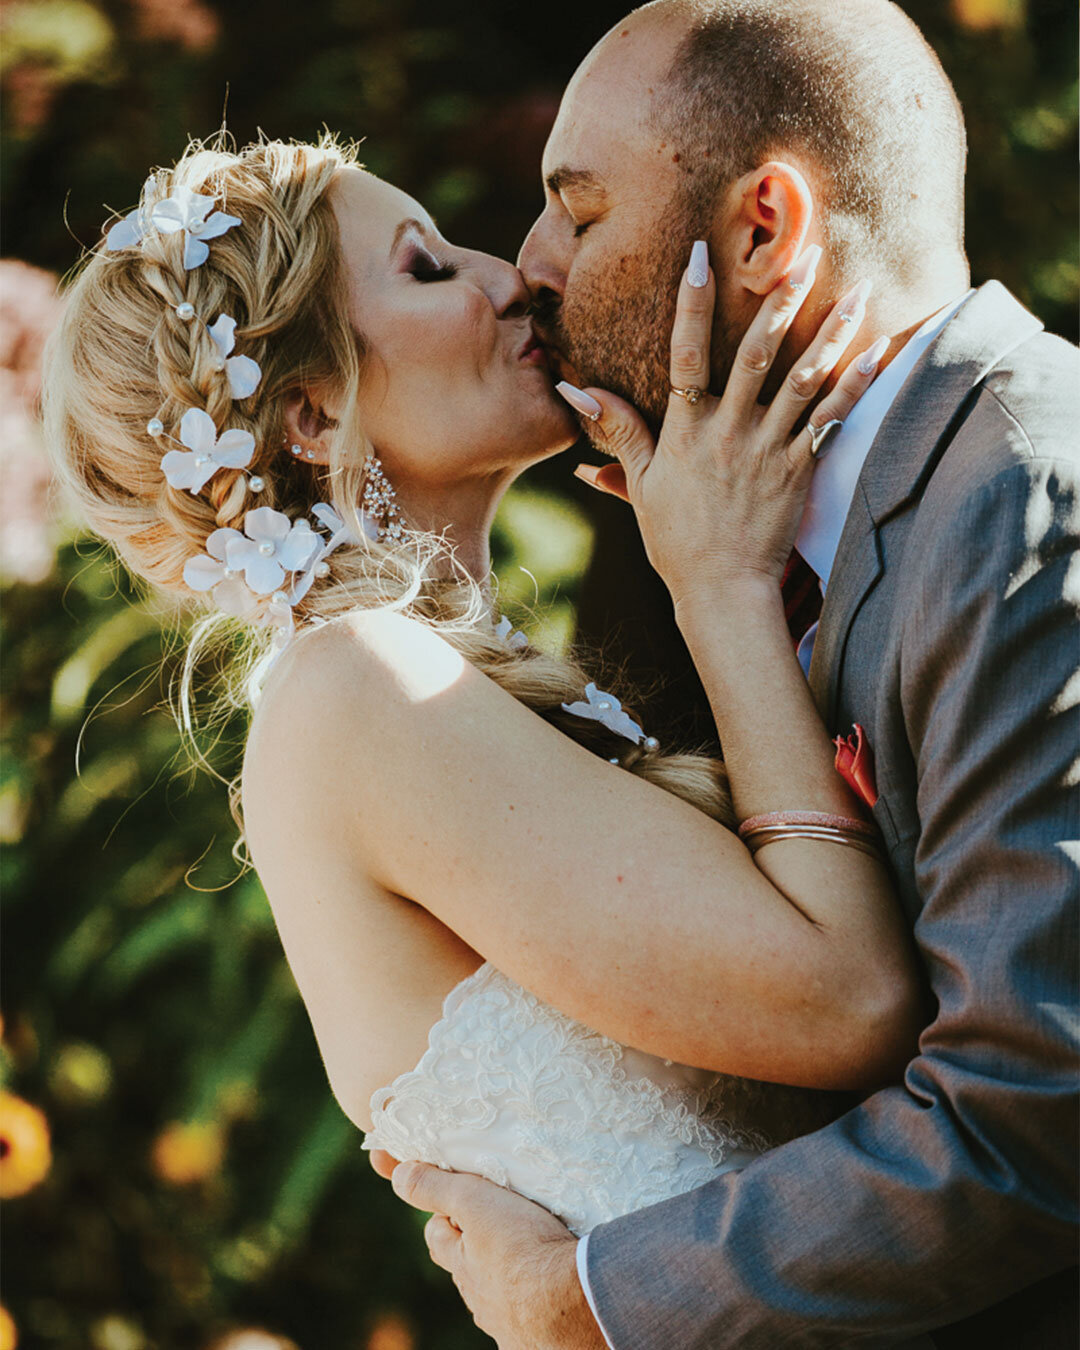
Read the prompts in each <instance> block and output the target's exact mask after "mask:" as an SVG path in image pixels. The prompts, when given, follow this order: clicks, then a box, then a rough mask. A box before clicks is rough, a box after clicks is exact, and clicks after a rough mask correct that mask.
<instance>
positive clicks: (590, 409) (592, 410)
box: [555, 380, 604, 422]
mask: <svg viewBox="0 0 1080 1350" xmlns="http://www.w3.org/2000/svg"><path fill="white" fill-rule="evenodd" d="M555 388H556V389H557V390H558V391H559V393H560V394H562V396H563V398H564V399H566V401H567V403H569V404H570V406H571V408H576V409H577V410H578V412H579V413H581V415H582V417H587V418H588V419H589V421H590V422H595V421H597V420H598V419H599V418H600V417H602V416H603V413H604V410H603V408H602V407H601V406H600V404H599V403H597V401H596V399H594V398H593V396H592V395H591V394H586V392H585V391H584V389H578V388H577V386H576V385H573V384H571V383H570V382H569V381H568V380H560V381H559V383H558V384H557V385H556V386H555Z"/></svg>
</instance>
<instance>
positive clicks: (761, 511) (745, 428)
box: [566, 244, 887, 604]
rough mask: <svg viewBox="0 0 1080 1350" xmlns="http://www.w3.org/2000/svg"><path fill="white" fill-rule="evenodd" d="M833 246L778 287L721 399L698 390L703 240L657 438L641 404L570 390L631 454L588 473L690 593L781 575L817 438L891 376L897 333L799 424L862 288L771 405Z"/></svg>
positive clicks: (855, 365)
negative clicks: (767, 391)
mask: <svg viewBox="0 0 1080 1350" xmlns="http://www.w3.org/2000/svg"><path fill="white" fill-rule="evenodd" d="M820 252H821V251H820V249H818V248H817V247H816V246H814V247H813V248H811V249H808V250H807V251H806V252H805V253H804V254H803V255H802V257H801V258H800V259H799V260H798V262H796V264H795V266H794V267H792V269H791V271H790V272H789V273H788V275H787V276H786V277H785V278H784V279H783V280H782V281H781V282H779V284H778V285H777V286H776V287H775V288H774V289H773V290H772V291H771V292H770V293H769V295H767V296H766V297H765V299H764V301H763V302H762V305H761V308H760V310H759V311H758V314H757V316H756V317H755V319H754V321H753V323H752V324H751V325H750V327H749V329H748V330H747V332H746V335H745V337H744V338H743V340H742V342H741V343H740V345H739V349H738V352H737V353H736V356H735V360H734V363H733V367H732V371H731V375H730V376H729V378H728V382H727V387H726V388H725V389H724V392H723V394H722V396H721V397H719V398H714V397H713V396H712V395H710V394H708V393H707V392H702V393H700V394H699V393H698V391H705V390H707V389H708V386H709V343H710V334H711V330H712V319H713V307H714V304H715V299H716V281H715V277H714V275H713V273H712V270H711V268H709V267H708V262H707V255H706V253H705V245H704V244H698V245H695V255H694V257H693V259H692V262H691V266H690V267H689V268H688V269H687V271H686V272H685V273H684V274H683V278H682V282H681V284H680V287H679V298H678V307H677V309H676V314H675V324H674V328H673V329H672V335H671V366H670V378H671V385H672V390H673V392H672V394H671V396H670V398H669V401H668V409H667V413H666V415H665V418H664V424H663V427H662V428H661V430H660V436H659V439H658V440H657V441H656V442H655V443H654V441H653V437H652V435H651V434H650V432H649V430H648V428H647V427H646V425H645V423H644V422H643V421H642V419H641V417H640V416H639V415H638V413H637V412H636V410H635V409H634V408H632V407H631V406H630V405H629V404H628V403H626V402H624V401H623V400H622V399H620V398H617V397H616V396H615V395H614V394H609V393H607V392H606V391H604V390H601V389H588V390H585V391H578V390H572V389H571V390H570V393H569V394H568V395H566V396H567V401H568V402H570V403H571V404H573V406H575V407H576V408H577V409H578V411H579V412H582V413H583V414H584V415H585V416H586V417H587V418H588V421H587V423H586V426H587V430H588V432H589V436H590V438H591V439H592V440H593V442H594V444H595V445H596V446H597V447H598V448H599V449H602V450H604V451H606V452H608V453H610V454H611V455H613V456H614V457H615V458H616V459H617V460H618V463H617V464H613V465H605V466H603V467H601V468H593V467H591V466H589V467H584V466H583V468H582V470H579V476H581V477H583V478H585V480H586V481H587V482H590V483H592V484H593V486H595V487H600V488H603V489H604V490H606V491H609V492H614V493H616V494H617V495H619V496H622V497H624V498H625V499H626V500H627V501H629V502H630V503H631V505H632V506H633V508H634V510H635V512H636V514H637V518H638V524H639V526H640V528H641V533H642V537H643V539H644V541H645V547H646V550H647V551H648V555H649V560H650V562H651V563H652V565H653V566H654V567H655V568H656V570H657V571H658V572H659V573H660V575H661V576H662V577H663V578H664V581H665V582H666V583H667V586H668V589H669V590H670V591H671V594H672V598H673V599H674V600H675V602H676V604H679V603H680V602H681V601H683V600H689V599H690V598H692V597H693V596H695V595H696V594H701V593H708V594H712V595H713V596H715V595H716V593H717V591H716V588H717V587H721V586H725V585H730V583H732V582H734V581H738V580H740V579H744V578H751V579H754V580H755V581H760V579H761V578H763V577H764V578H766V579H768V580H769V581H770V582H771V581H773V580H775V581H776V582H779V580H780V578H781V576H782V574H783V571H784V566H785V564H786V563H787V560H788V556H789V555H790V552H791V548H792V545H793V543H794V539H795V535H796V533H797V531H798V526H799V520H800V518H801V516H802V512H803V507H804V504H805V501H806V493H807V490H808V488H809V486H810V477H811V474H812V471H813V466H814V462H815V461H814V457H813V455H812V453H811V449H812V446H813V444H814V442H815V439H816V438H817V437H818V434H819V433H820V430H821V429H822V428H823V427H826V426H827V425H828V423H830V422H832V421H834V420H836V421H839V422H842V421H843V420H844V419H845V418H846V417H847V415H848V413H849V412H850V411H851V409H852V408H853V407H854V405H855V404H856V402H858V400H859V398H860V397H861V396H862V394H863V393H864V392H865V390H866V389H867V388H868V387H869V385H870V384H871V383H872V382H873V379H874V376H875V374H876V373H877V368H878V362H879V361H880V358H881V355H882V354H883V352H884V349H885V346H886V345H887V342H886V340H885V339H879V340H878V341H877V342H875V343H874V345H873V347H872V348H870V349H868V351H866V352H864V354H863V356H862V357H860V358H859V359H858V360H856V361H853V362H852V363H851V364H850V365H849V366H848V368H847V369H846V370H845V372H844V374H843V375H842V376H841V378H840V379H839V381H838V382H837V384H836V386H835V388H834V389H833V390H832V391H831V392H830V393H829V394H828V396H827V397H826V398H824V399H823V400H822V401H821V403H820V404H819V406H818V407H816V408H815V409H814V411H813V413H812V414H811V416H810V418H809V420H808V422H807V424H806V426H805V427H803V428H802V429H801V430H800V431H798V432H795V431H794V428H795V426H796V424H797V423H798V422H799V420H800V419H801V418H802V417H803V416H804V415H805V412H806V409H807V407H808V405H809V404H810V403H811V402H812V401H813V399H814V398H815V396H816V395H817V394H818V393H819V392H820V390H821V388H822V386H823V385H824V384H825V382H826V380H827V379H828V377H829V375H830V374H831V373H832V371H833V370H834V369H835V367H836V365H837V363H838V362H839V361H840V358H841V357H842V356H843V354H844V352H845V351H846V350H847V348H848V347H849V345H850V344H851V341H852V339H853V338H854V336H855V334H856V333H857V331H858V329H859V325H860V323H861V321H862V318H863V314H864V312H865V306H866V295H867V292H868V289H869V288H868V287H862V288H856V290H855V291H853V292H852V293H851V294H850V295H848V296H846V297H845V298H844V299H843V300H840V301H839V302H838V303H837V304H836V305H835V306H834V307H833V309H832V310H831V312H830V313H829V314H828V316H827V317H826V318H825V320H824V322H823V323H822V325H821V327H820V328H819V330H818V332H817V334H816V335H815V337H814V339H813V341H812V342H811V343H810V345H809V347H808V348H807V349H806V351H804V352H803V354H802V356H801V357H800V359H799V360H798V361H796V362H795V364H794V365H793V367H792V369H791V372H790V374H789V375H788V377H787V378H786V379H785V380H784V382H783V384H782V385H781V387H780V389H779V391H778V392H777V393H776V395H775V396H774V398H773V399H772V401H771V403H768V404H761V403H759V402H758V396H759V394H760V393H761V389H762V386H763V384H764V382H765V378H766V376H767V375H768V373H769V370H770V368H771V367H772V364H773V362H774V360H775V359H776V354H777V352H778V351H779V348H780V344H781V343H782V342H783V340H784V337H785V335H786V333H787V331H788V329H789V328H790V327H791V324H792V323H793V322H794V319H795V316H796V315H797V314H798V312H799V309H800V307H801V305H802V302H803V300H804V299H805V298H806V295H807V294H808V293H809V291H810V288H811V286H812V285H813V281H814V275H813V274H814V268H815V267H816V264H817V260H818V258H819V257H820ZM694 283H697V284H694ZM702 283H704V284H702ZM868 358H869V359H868ZM676 390H681V391H688V392H689V393H690V395H691V397H690V398H687V397H686V392H683V393H676V392H674V391H676ZM582 392H584V394H585V395H586V399H585V400H583V399H582V398H581V393H582ZM692 400H693V401H692ZM597 410H599V411H597ZM821 444H823V445H825V446H827V440H825V441H823V442H821Z"/></svg>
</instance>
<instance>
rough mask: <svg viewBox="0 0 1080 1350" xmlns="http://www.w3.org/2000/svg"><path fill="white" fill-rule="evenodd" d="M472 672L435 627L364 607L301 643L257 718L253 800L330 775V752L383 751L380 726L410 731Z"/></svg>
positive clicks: (279, 669) (247, 780) (250, 755)
mask: <svg viewBox="0 0 1080 1350" xmlns="http://www.w3.org/2000/svg"><path fill="white" fill-rule="evenodd" d="M464 666H465V662H464V659H463V658H462V657H461V655H460V654H459V653H458V652H457V651H455V650H454V648H453V647H451V646H450V644H449V643H448V642H446V641H445V640H444V639H443V638H442V637H440V636H439V635H438V634H437V633H436V632H434V631H433V630H432V629H431V628H429V627H427V626H426V625H424V624H422V623H420V622H418V621H417V620H415V619H411V618H408V617H407V616H405V615H402V614H398V613H395V612H393V611H389V610H365V611H355V612H352V613H349V614H345V615H341V616H340V617H338V618H336V619H334V620H332V621H331V622H329V623H325V624H322V625H320V626H319V627H318V628H314V629H311V630H309V631H306V632H303V633H301V634H299V635H298V636H296V637H294V638H293V640H292V641H291V642H290V643H289V645H288V646H287V647H286V648H285V650H284V651H283V652H282V653H281V655H280V656H279V657H278V658H277V661H276V662H275V664H274V667H273V669H272V670H271V672H270V674H269V676H268V678H267V679H266V682H265V685H264V688H263V692H262V695H261V697H260V699H259V702H258V706H257V708H256V711H255V714H254V716H253V718H252V722H251V728H250V731H249V734H248V741H247V748H246V751H245V756H244V774H243V785H244V797H245V803H246V802H247V801H248V800H249V799H251V800H254V799H255V798H257V797H258V796H259V795H261V794H260V792H259V787H260V785H262V784H264V783H267V782H269V783H270V784H280V783H281V781H282V775H287V776H288V777H289V778H290V779H291V780H293V781H296V780H297V779H298V778H300V779H303V778H306V777H308V776H312V775H319V774H325V772H326V770H327V767H328V759H327V756H332V757H334V758H339V757H345V756H349V755H351V754H354V753H355V750H356V747H357V746H358V745H360V744H364V745H367V746H369V747H370V748H371V749H372V750H376V748H377V747H376V745H375V742H376V741H377V740H378V739H379V734H380V728H382V729H383V731H384V732H385V730H386V729H387V727H388V724H390V723H392V725H393V726H394V727H396V728H398V729H399V730H400V728H401V727H403V726H408V725H409V724H410V722H411V721H413V720H415V719H416V710H417V709H419V708H421V707H422V706H423V705H424V704H425V703H426V702H427V700H429V699H431V698H432V697H433V696H435V695H436V694H438V693H439V692H440V691H441V690H445V689H446V688H448V687H449V686H450V685H452V684H453V683H454V682H455V681H456V680H457V679H459V678H460V676H461V674H462V672H463V669H464ZM398 748H399V749H400V747H398ZM339 762H340V758H339ZM342 767H344V765H342Z"/></svg>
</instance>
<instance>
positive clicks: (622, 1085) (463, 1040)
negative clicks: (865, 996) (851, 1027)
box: [363, 962, 835, 1236]
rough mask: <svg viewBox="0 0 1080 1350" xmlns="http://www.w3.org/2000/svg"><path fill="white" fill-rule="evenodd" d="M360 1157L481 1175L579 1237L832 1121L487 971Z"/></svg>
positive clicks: (786, 1096)
mask: <svg viewBox="0 0 1080 1350" xmlns="http://www.w3.org/2000/svg"><path fill="white" fill-rule="evenodd" d="M371 1111H372V1121H373V1128H372V1129H371V1131H370V1132H369V1133H368V1134H366V1135H365V1136H364V1141H363V1147H364V1148H367V1149H372V1148H381V1149H386V1150H387V1151H388V1152H390V1153H392V1154H393V1155H394V1157H396V1158H400V1159H409V1160H420V1161H422V1162H429V1163H435V1164H437V1165H438V1166H440V1167H443V1168H451V1169H453V1170H454V1171H458V1172H476V1173H479V1174H480V1175H481V1176H484V1177H488V1178H489V1179H490V1180H492V1181H496V1182H498V1183H499V1184H500V1185H503V1186H509V1187H511V1188H512V1189H514V1190H515V1191H518V1192H520V1193H521V1194H522V1195H525V1196H528V1197H529V1199H530V1200H535V1201H537V1202H538V1203H539V1204H541V1205H543V1206H544V1207H545V1208H546V1209H549V1210H551V1212H552V1213H553V1214H556V1215H557V1216H558V1217H559V1218H560V1219H562V1221H563V1222H564V1223H565V1224H566V1225H567V1226H568V1227H569V1228H570V1229H571V1230H572V1231H573V1232H574V1233H576V1234H578V1235H579V1236H580V1235H581V1234H583V1233H587V1232H588V1231H589V1230H590V1229H591V1228H593V1227H595V1226H596V1225H597V1224H600V1223H604V1222H606V1221H607V1220H609V1219H614V1218H618V1217H619V1216H620V1215H622V1214H627V1213H629V1212H630V1211H631V1210H634V1209H640V1208H642V1207H643V1206H645V1205H651V1204H654V1203H655V1202H657V1201H660V1200H666V1199H668V1198H669V1197H670V1196H673V1195H678V1194H681V1193H682V1192H683V1191H688V1190H691V1189H692V1188H694V1187H697V1186H700V1185H702V1184H704V1183H705V1182H706V1181H709V1180H710V1179H711V1178H712V1177H715V1176H717V1175H718V1174H719V1173H721V1172H724V1171H727V1170H728V1169H730V1168H733V1167H743V1166H745V1165H746V1164H747V1163H748V1162H750V1161H751V1160H752V1159H753V1158H754V1157H756V1156H757V1155H758V1154H759V1153H761V1152H763V1151H764V1150H765V1149H768V1148H771V1147H773V1146H775V1145H776V1144H780V1143H783V1142H784V1141H785V1140H787V1139H791V1138H794V1137H795V1136H796V1135H799V1134H805V1133H807V1132H809V1131H810V1130H813V1129H817V1128H818V1127H819V1126H821V1125H823V1124H825V1123H826V1121H827V1120H828V1119H830V1118H831V1116H832V1115H834V1114H835V1107H834V1106H833V1104H832V1101H831V1099H830V1098H829V1097H828V1096H827V1095H826V1094H823V1093H814V1092H808V1091H804V1090H802V1089H798V1088H788V1087H781V1086H777V1085H775V1084H770V1083H758V1082H752V1081H750V1080H748V1079H743V1078H732V1077H729V1076H727V1075H725V1074H717V1073H710V1072H707V1071H705V1070H703V1069H691V1068H687V1067H686V1066H685V1065H682V1064H675V1063H672V1062H671V1061H670V1060H663V1059H658V1058H656V1057H655V1056H654V1055H648V1054H644V1053H642V1052H641V1051H639V1050H632V1049H630V1048H629V1047H627V1046H623V1045H619V1044H618V1043H617V1042H615V1041H612V1040H610V1039H609V1038H608V1037H606V1036H602V1035H600V1034H599V1033H598V1032H595V1031H592V1030H590V1029H589V1028H588V1027H586V1026H583V1025H582V1024H581V1023H580V1022H575V1021H574V1020H573V1019H572V1018H569V1017H566V1016H564V1015H563V1014H562V1013H561V1012H558V1011H557V1010H556V1009H555V1008H552V1007H551V1006H549V1005H548V1004H546V1003H543V1002H542V1001H541V1000H540V999H538V998H536V997H535V996H534V995H533V994H531V993H529V992H528V991H527V990H526V989H523V988H522V987H521V986H520V985H519V984H516V983H514V981H513V980H511V979H509V978H508V977H507V976H505V975H504V974H502V973H501V972H500V971H498V970H496V969H495V967H494V966H492V965H491V964H490V963H488V962H485V963H484V965H482V966H481V967H480V968H479V969H478V970H477V971H475V972H474V973H473V974H472V975H470V976H468V977H467V978H466V979H464V980H462V981H461V983H460V984H459V985H457V986H456V987H455V988H454V989H453V990H452V991H451V992H450V994H449V995H448V996H447V998H446V1001H445V1003H444V1005H443V1015H442V1017H441V1018H440V1019H439V1021H438V1022H437V1023H436V1024H435V1026H434V1027H432V1029H431V1032H430V1034H429V1037H428V1049H427V1051H426V1052H425V1053H424V1055H423V1057H422V1059H421V1060H420V1063H419V1064H418V1065H417V1066H416V1068H415V1069H413V1070H411V1071H410V1072H408V1073H404V1074H401V1075H400V1077H398V1078H396V1079H395V1080H394V1081H393V1082H392V1083H391V1084H390V1085H389V1086H388V1087H384V1088H380V1089H379V1090H378V1091H377V1092H376V1093H375V1094H374V1095H373V1096H372V1098H371Z"/></svg>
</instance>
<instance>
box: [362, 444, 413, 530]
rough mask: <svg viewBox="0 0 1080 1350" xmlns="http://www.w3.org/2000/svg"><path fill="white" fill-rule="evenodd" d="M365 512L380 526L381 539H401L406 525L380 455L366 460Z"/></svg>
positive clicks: (371, 456)
mask: <svg viewBox="0 0 1080 1350" xmlns="http://www.w3.org/2000/svg"><path fill="white" fill-rule="evenodd" d="M362 505H363V509H364V511H365V512H366V513H367V514H368V515H369V516H370V517H371V518H372V520H373V521H374V522H375V524H376V525H377V526H378V530H379V539H380V541H381V542H385V541H386V540H391V541H396V540H398V539H400V538H401V536H402V533H403V531H404V528H405V526H404V523H403V521H402V519H401V512H400V511H399V510H398V505H397V501H396V500H395V493H394V489H393V488H392V487H391V486H390V484H389V482H388V481H387V477H386V474H385V473H384V472H383V466H382V461H381V460H380V459H379V457H378V455H375V454H371V455H368V457H367V459H365V460H364V494H363V501H362Z"/></svg>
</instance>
